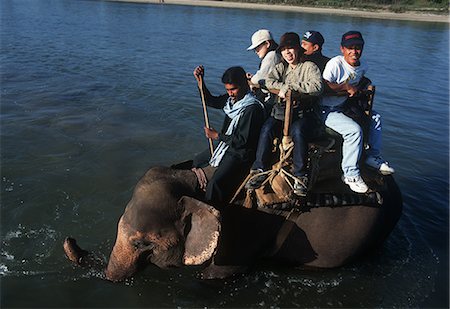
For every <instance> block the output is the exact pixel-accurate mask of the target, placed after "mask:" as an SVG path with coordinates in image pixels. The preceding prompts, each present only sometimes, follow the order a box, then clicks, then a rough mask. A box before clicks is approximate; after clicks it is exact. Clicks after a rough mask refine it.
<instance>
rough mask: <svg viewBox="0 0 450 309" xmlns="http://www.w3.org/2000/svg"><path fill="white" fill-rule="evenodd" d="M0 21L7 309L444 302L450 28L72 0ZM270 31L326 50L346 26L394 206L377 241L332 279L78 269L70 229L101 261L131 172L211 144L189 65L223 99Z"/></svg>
mask: <svg viewBox="0 0 450 309" xmlns="http://www.w3.org/2000/svg"><path fill="white" fill-rule="evenodd" d="M0 14H1V27H0V31H1V42H0V43H1V54H0V63H1V68H0V74H1V84H0V87H1V118H0V120H1V130H0V133H1V249H0V276H1V305H2V306H4V307H18V306H20V307H50V306H53V307H99V306H103V307H111V306H114V307H175V306H177V307H203V306H207V307H448V239H449V237H448V221H449V211H448V206H449V198H448V197H449V192H448V190H449V181H448V176H449V174H448V172H449V168H448V166H449V160H448V158H449V140H448V136H449V135H448V124H449V123H448V117H449V106H448V105H449V97H448V93H449V52H448V46H449V29H448V25H446V24H437V23H419V22H404V21H389V20H369V19H360V18H356V17H355V18H349V17H345V18H344V17H334V16H329V15H307V14H297V13H296V14H294V13H280V12H265V11H249V10H235V9H215V8H202V7H184V6H169V5H143V4H126V3H111V2H103V1H69V0H59V1H56V0H48V1H46V0H21V1H19V0H2V1H1V2H0ZM263 27H264V28H268V29H271V30H272V32H273V33H274V35H275V36H276V37H277V38H278V37H279V36H280V35H281V34H282V33H284V32H286V31H295V32H303V31H305V30H308V29H315V30H319V31H321V32H322V33H323V34H324V36H325V38H326V43H325V46H324V53H325V54H327V55H330V56H332V55H336V54H337V53H338V52H339V49H338V44H339V39H340V35H341V34H342V33H344V32H345V31H347V30H351V29H358V30H360V31H361V32H362V33H363V34H364V36H365V38H366V42H367V44H366V47H365V50H364V58H366V60H367V61H368V62H369V63H370V66H371V70H370V73H369V74H368V76H369V77H370V78H371V79H372V80H373V81H374V83H375V84H376V85H377V95H376V100H375V106H376V109H377V110H378V111H379V112H381V114H382V115H383V117H384V154H385V157H386V158H387V159H388V160H389V162H390V163H391V164H392V165H393V166H394V167H395V168H396V171H397V172H396V176H395V177H396V180H397V182H398V184H399V186H400V188H401V190H402V193H403V198H404V213H403V216H402V218H401V220H400V222H399V223H398V225H397V227H396V229H395V230H394V231H393V233H392V234H391V236H390V238H389V239H388V240H387V241H386V243H385V245H384V246H383V248H381V249H380V250H379V252H377V253H376V254H375V255H374V256H372V257H370V258H368V259H365V260H363V261H359V262H357V263H355V264H352V265H348V266H345V267H342V268H339V269H334V270H308V269H303V268H288V269H286V268H279V269H278V268H274V267H273V266H271V267H265V266H258V268H257V269H256V270H255V271H254V272H253V273H251V274H250V275H248V276H245V277H239V278H236V279H233V280H227V281H220V282H204V281H200V280H198V279H197V278H196V271H197V269H195V268H194V269H191V268H184V269H177V270H171V271H163V270H159V269H156V268H154V267H149V268H147V269H146V270H145V271H144V272H142V273H140V274H138V275H137V276H135V277H134V278H132V279H130V280H128V281H126V282H124V283H118V284H112V283H109V282H107V281H104V280H102V274H101V273H98V272H96V271H93V270H92V269H80V268H75V267H73V266H71V265H70V264H69V263H68V262H67V260H66V258H65V257H64V254H63V252H62V241H63V239H64V237H65V236H66V235H73V236H76V237H77V239H78V241H79V242H80V243H81V244H82V245H83V247H85V248H87V249H89V250H91V251H93V252H96V255H97V259H99V260H100V261H106V259H107V257H108V255H109V252H110V249H111V246H112V244H113V238H114V236H115V232H116V223H117V220H118V218H119V216H120V214H121V213H122V211H123V208H124V206H125V204H126V202H127V200H128V199H129V198H130V195H131V191H132V188H133V186H134V185H135V184H136V182H137V180H138V179H139V177H140V176H141V175H142V174H143V173H144V172H145V171H146V170H147V169H148V168H149V167H151V166H155V165H168V164H171V163H174V162H179V161H182V160H185V159H188V158H191V157H192V156H193V154H194V153H196V152H197V151H199V150H202V149H203V148H206V147H207V143H206V141H205V139H204V137H203V133H202V122H203V120H202V119H203V118H202V117H203V116H202V109H201V104H200V99H199V96H198V92H197V89H196V83H195V80H194V78H193V77H192V71H193V68H194V67H195V66H196V65H198V64H203V65H204V66H205V68H206V76H205V78H206V81H207V83H208V86H209V88H210V89H211V90H212V91H213V92H215V93H220V92H221V91H222V85H221V84H220V76H221V74H222V72H223V71H224V70H225V69H226V68H227V67H229V66H232V65H242V66H243V67H244V68H245V69H246V70H248V71H255V70H256V68H257V66H258V59H257V57H256V56H255V55H254V54H253V53H252V52H247V51H246V50H245V49H246V47H247V46H248V45H249V44H250V36H251V34H252V33H253V31H255V30H257V29H259V28H263ZM210 113H211V115H210V118H211V122H212V124H213V126H216V127H218V126H219V125H220V123H221V121H222V117H223V116H222V115H221V113H220V112H213V111H211V112H210ZM331 229H332V227H330V230H331ZM330 232H331V231H330Z"/></svg>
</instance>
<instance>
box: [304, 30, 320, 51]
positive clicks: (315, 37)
mask: <svg viewBox="0 0 450 309" xmlns="http://www.w3.org/2000/svg"><path fill="white" fill-rule="evenodd" d="M302 40H304V41H306V42H310V43H313V44H317V45H319V46H320V47H322V45H323V43H324V42H325V39H324V38H323V36H322V34H321V33H320V32H318V31H312V30H309V31H306V32H305V33H303V37H302Z"/></svg>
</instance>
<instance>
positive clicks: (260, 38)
mask: <svg viewBox="0 0 450 309" xmlns="http://www.w3.org/2000/svg"><path fill="white" fill-rule="evenodd" d="M269 40H273V39H272V34H271V33H270V31H269V30H266V29H261V30H258V31H256V32H255V33H253V35H252V45H250V46H249V47H248V48H247V50H252V49H255V48H256V47H258V46H259V45H260V44H261V43H264V42H265V41H269Z"/></svg>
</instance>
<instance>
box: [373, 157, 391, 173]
mask: <svg viewBox="0 0 450 309" xmlns="http://www.w3.org/2000/svg"><path fill="white" fill-rule="evenodd" d="M366 165H367V166H370V167H372V168H374V169H376V170H377V171H378V172H379V173H380V174H382V175H391V174H394V172H395V170H394V169H393V168H392V167H390V166H389V163H388V162H387V161H385V160H384V159H383V158H382V157H381V156H370V157H368V158H367V159H366Z"/></svg>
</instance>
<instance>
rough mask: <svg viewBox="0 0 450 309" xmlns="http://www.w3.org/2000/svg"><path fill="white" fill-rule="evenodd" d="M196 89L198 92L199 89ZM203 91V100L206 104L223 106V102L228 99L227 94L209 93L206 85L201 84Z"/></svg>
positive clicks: (213, 106) (215, 106)
mask: <svg viewBox="0 0 450 309" xmlns="http://www.w3.org/2000/svg"><path fill="white" fill-rule="evenodd" d="M198 91H199V92H200V89H199V90H198ZM203 91H204V93H205V102H206V105H207V106H210V107H212V108H218V109H220V108H223V107H224V106H225V103H226V102H227V100H228V94H222V95H219V96H214V95H212V94H211V92H210V91H209V90H208V88H206V86H203ZM200 95H201V94H200Z"/></svg>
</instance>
